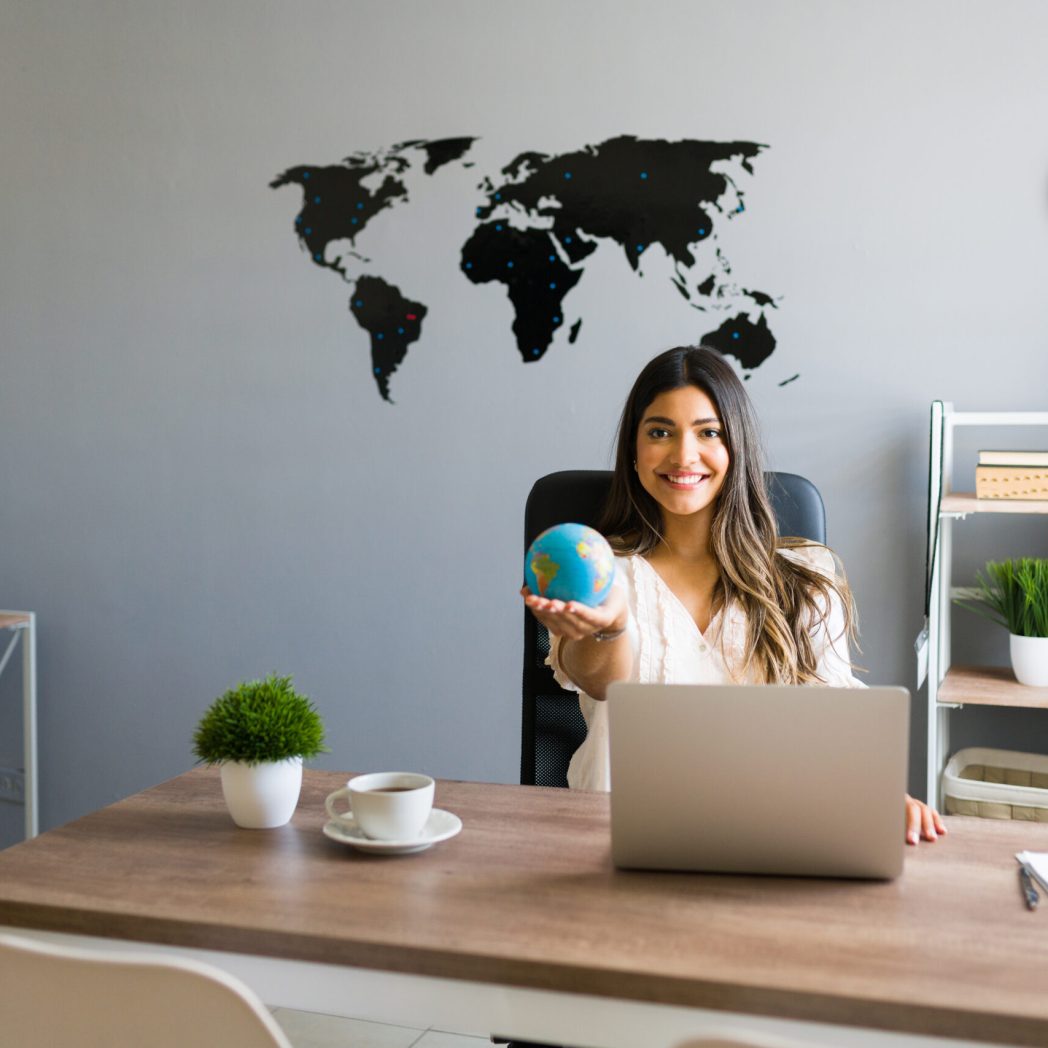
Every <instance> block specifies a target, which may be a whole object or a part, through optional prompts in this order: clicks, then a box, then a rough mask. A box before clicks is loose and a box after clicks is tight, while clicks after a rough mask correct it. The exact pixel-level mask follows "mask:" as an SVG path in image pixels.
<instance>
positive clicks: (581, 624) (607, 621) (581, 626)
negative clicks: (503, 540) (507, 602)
mask: <svg viewBox="0 0 1048 1048" xmlns="http://www.w3.org/2000/svg"><path fill="white" fill-rule="evenodd" d="M520 593H521V596H522V597H523V598H524V603H525V605H527V607H528V608H530V609H531V613H532V614H533V615H534V616H535V618H537V619H538V620H539V622H541V623H542V625H543V626H545V627H546V629H547V630H549V632H550V633H551V634H553V635H555V636H557V637H563V638H564V639H565V640H584V639H585V638H586V637H590V636H592V635H593V634H594V633H598V632H601V631H608V632H612V631H614V630H618V629H621V628H623V627H625V625H626V621H627V617H628V612H627V609H626V597H625V594H623V592H622V590H621V589H619V587H618V586H612V587H611V592H610V593H609V594H608V596H607V597H606V598H605V599H604V601H603V602H602V603H600V604H598V605H597V606H596V607H595V608H591V607H590V606H589V605H588V604H582V603H580V602H579V601H575V600H572V601H567V602H565V601H562V600H549V599H548V598H546V597H540V596H538V595H537V594H535V593H532V592H531V590H529V589H528V587H527V586H522V587H521V590H520Z"/></svg>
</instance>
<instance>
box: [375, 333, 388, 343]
mask: <svg viewBox="0 0 1048 1048" xmlns="http://www.w3.org/2000/svg"><path fill="white" fill-rule="evenodd" d="M385 337H386V336H385V335H383V334H382V332H381V331H380V332H379V333H378V334H377V335H376V336H375V338H377V339H378V340H379V342H381V341H382V340H383V339H384V338H385Z"/></svg>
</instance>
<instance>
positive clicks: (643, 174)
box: [640, 171, 648, 178]
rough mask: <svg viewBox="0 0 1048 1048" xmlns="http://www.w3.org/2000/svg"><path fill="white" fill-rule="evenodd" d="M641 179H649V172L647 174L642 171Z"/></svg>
mask: <svg viewBox="0 0 1048 1048" xmlns="http://www.w3.org/2000/svg"><path fill="white" fill-rule="evenodd" d="M640 177H641V178H647V177H648V172H647V171H642V172H641V173H640Z"/></svg>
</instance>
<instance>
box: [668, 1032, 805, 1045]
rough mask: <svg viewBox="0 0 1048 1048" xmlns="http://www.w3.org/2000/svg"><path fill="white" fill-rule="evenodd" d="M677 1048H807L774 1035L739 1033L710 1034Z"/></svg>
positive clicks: (798, 1042)
mask: <svg viewBox="0 0 1048 1048" xmlns="http://www.w3.org/2000/svg"><path fill="white" fill-rule="evenodd" d="M675 1048H805V1046H804V1045H803V1044H801V1042H800V1041H793V1040H789V1041H786V1040H783V1039H782V1038H781V1037H778V1036H776V1035H774V1034H766V1033H751V1032H750V1031H748V1030H746V1031H742V1032H739V1033H735V1032H732V1033H725V1034H716V1033H713V1034H709V1035H707V1036H706V1037H699V1038H697V1039H696V1040H692V1041H684V1042H683V1043H681V1044H678V1045H676V1046H675Z"/></svg>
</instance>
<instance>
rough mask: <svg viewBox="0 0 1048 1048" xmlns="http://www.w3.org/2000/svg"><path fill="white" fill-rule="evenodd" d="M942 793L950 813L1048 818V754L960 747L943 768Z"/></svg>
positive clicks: (1037, 819) (1001, 817)
mask: <svg viewBox="0 0 1048 1048" xmlns="http://www.w3.org/2000/svg"><path fill="white" fill-rule="evenodd" d="M942 793H943V806H944V807H945V809H946V814H947V815H978V816H979V817H981V818H983V819H1023V820H1025V821H1027V822H1048V757H1046V756H1044V755H1042V754H1038V753H1014V752H1012V751H1011V750H989V749H980V748H978V747H973V748H971V749H965V750H958V751H957V752H956V753H955V754H954V755H953V756H952V757H951V758H950V759H949V761H948V762H947V764H946V768H945V769H944V770H943V773H942Z"/></svg>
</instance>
